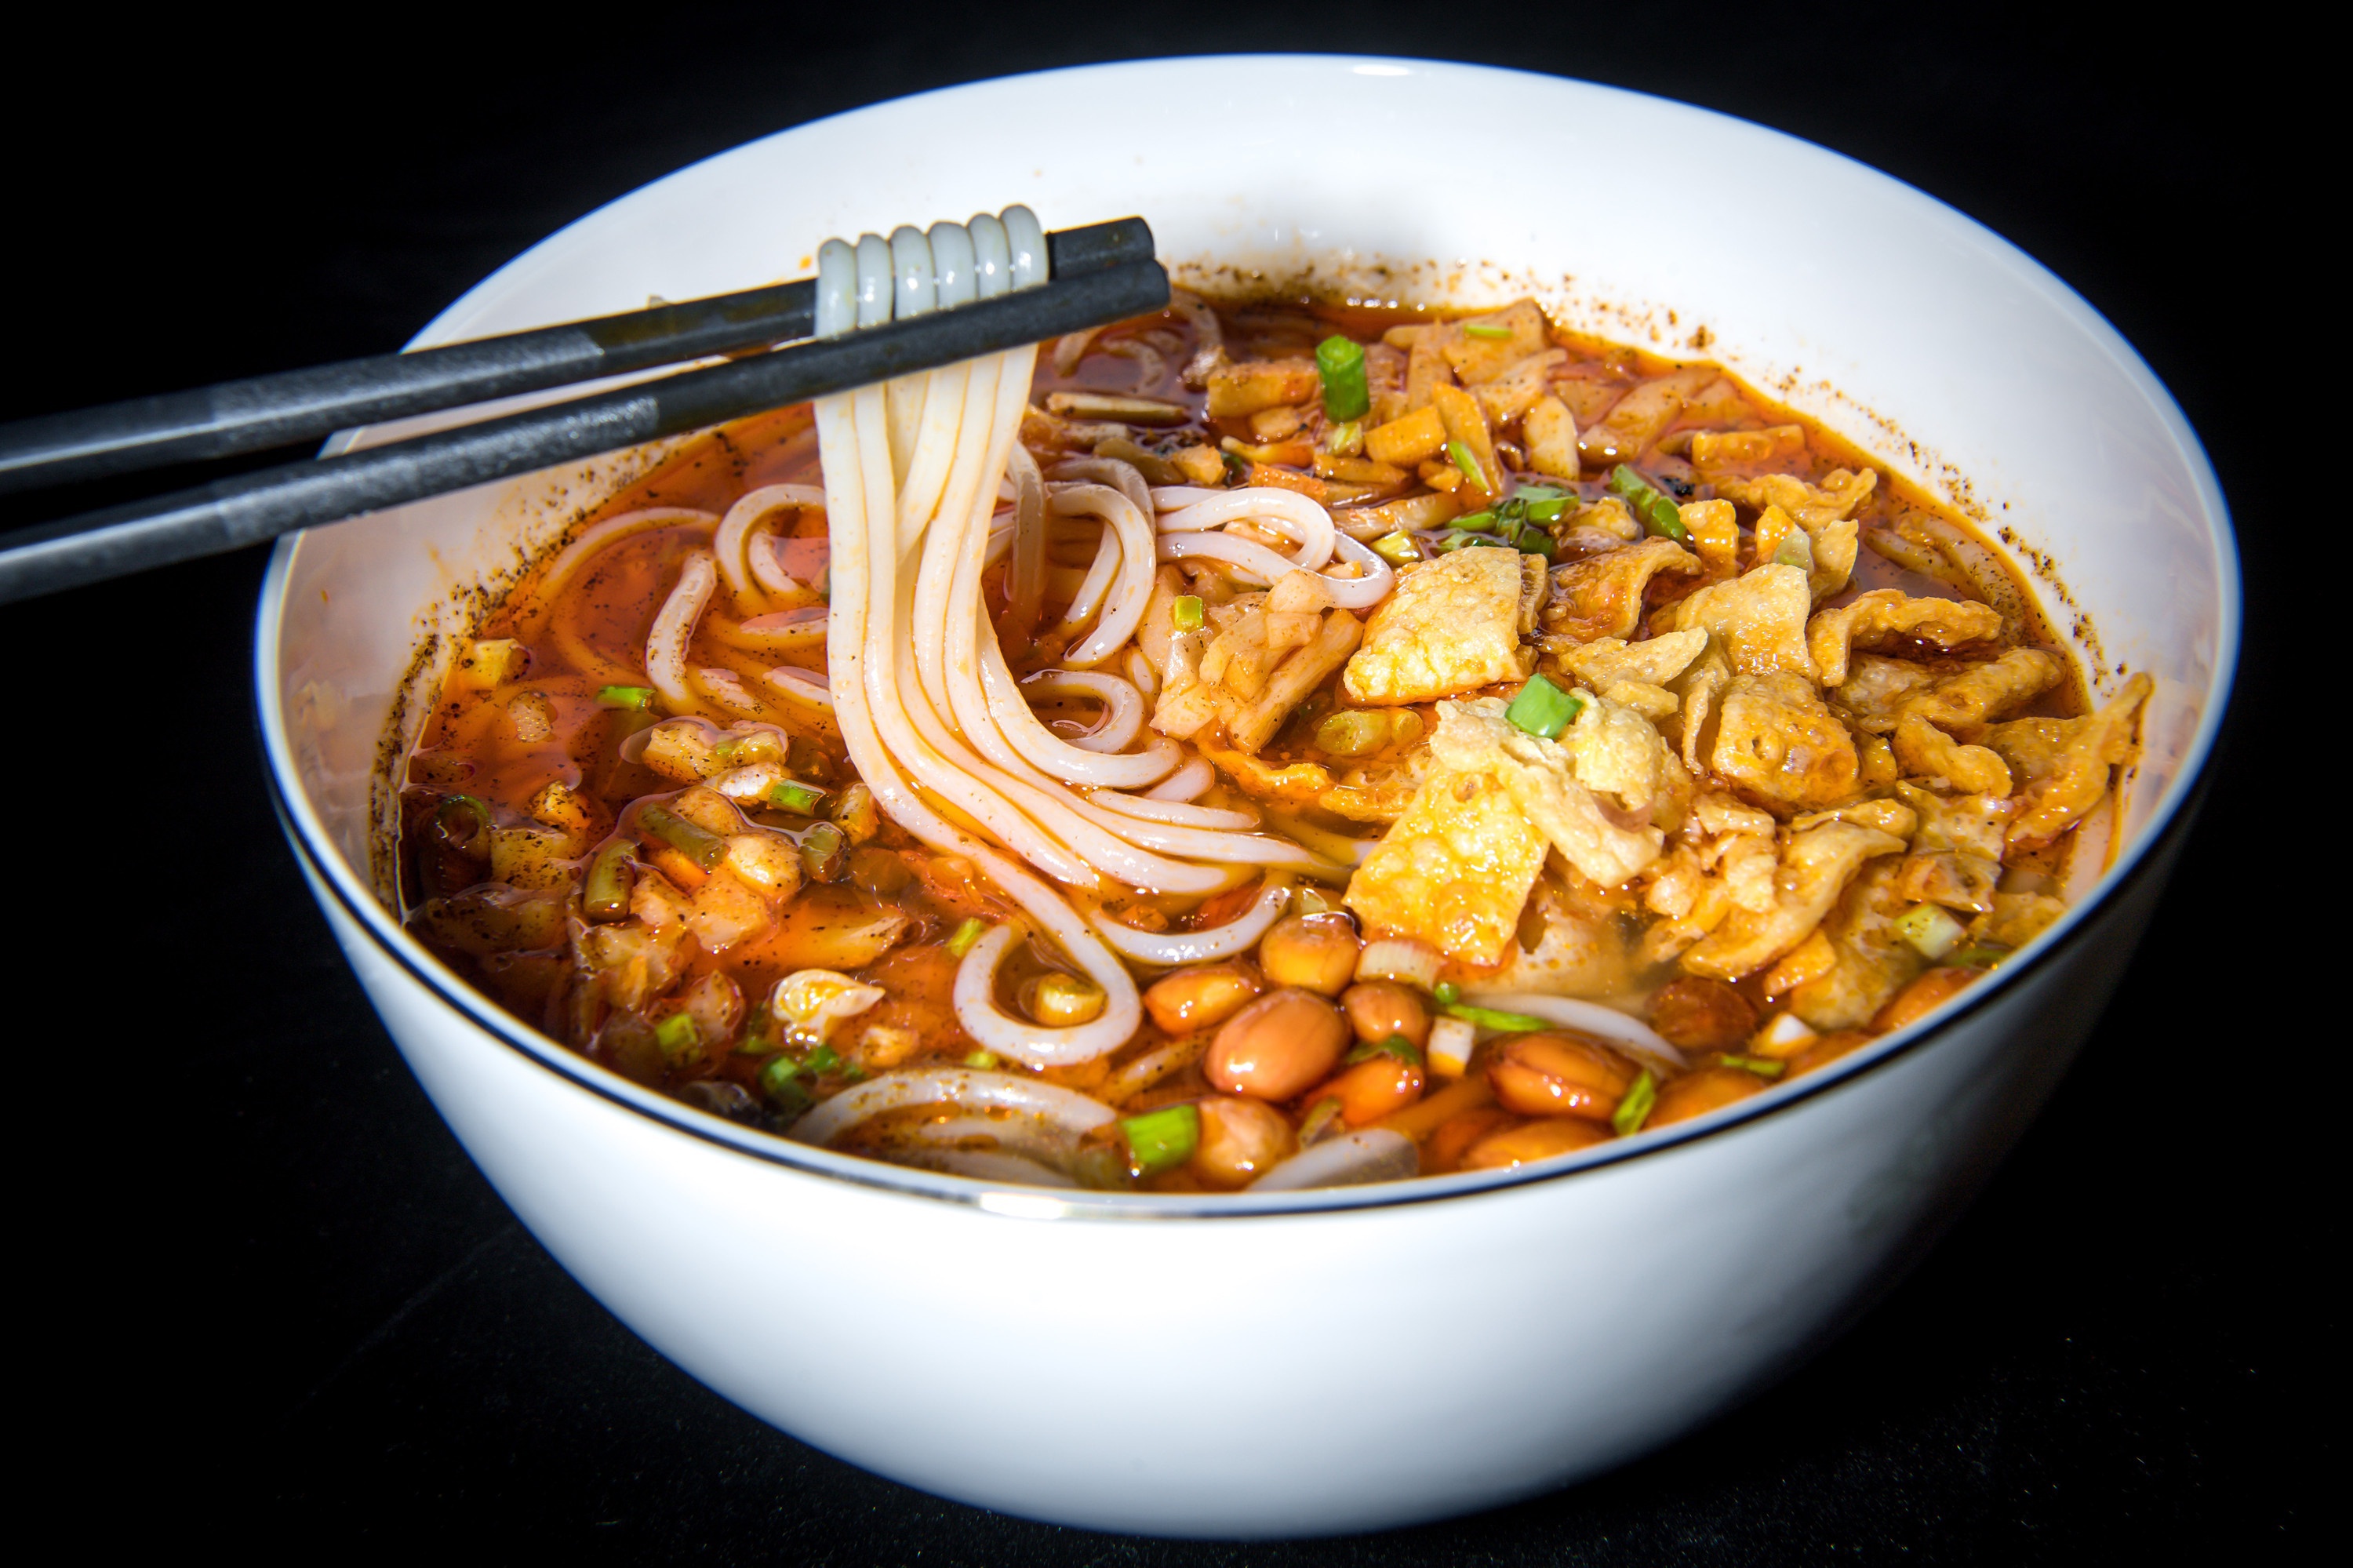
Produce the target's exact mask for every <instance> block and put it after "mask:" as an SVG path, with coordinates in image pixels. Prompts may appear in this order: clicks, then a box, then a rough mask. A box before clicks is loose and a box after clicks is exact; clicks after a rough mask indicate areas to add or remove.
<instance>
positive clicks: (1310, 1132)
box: [1299, 1097, 1340, 1149]
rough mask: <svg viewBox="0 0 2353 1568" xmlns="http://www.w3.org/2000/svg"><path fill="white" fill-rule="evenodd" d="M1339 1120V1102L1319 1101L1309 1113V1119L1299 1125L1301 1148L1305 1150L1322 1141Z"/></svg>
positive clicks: (1332, 1100)
mask: <svg viewBox="0 0 2353 1568" xmlns="http://www.w3.org/2000/svg"><path fill="white" fill-rule="evenodd" d="M1339 1119H1340V1102H1339V1101H1338V1100H1336V1099H1332V1098H1329V1097H1326V1098H1324V1099H1320V1100H1317V1101H1316V1102H1315V1105H1314V1108H1313V1109H1312V1110H1310V1111H1309V1112H1308V1113H1307V1119H1306V1120H1305V1121H1303V1122H1301V1123H1300V1124H1299V1147H1300V1148H1302V1149H1305V1148H1306V1147H1308V1146H1309V1145H1310V1144H1313V1143H1316V1142H1319V1141H1321V1140H1322V1139H1323V1137H1324V1134H1325V1133H1327V1132H1330V1131H1331V1130H1332V1124H1333V1123H1335V1122H1336V1121H1338V1120H1339Z"/></svg>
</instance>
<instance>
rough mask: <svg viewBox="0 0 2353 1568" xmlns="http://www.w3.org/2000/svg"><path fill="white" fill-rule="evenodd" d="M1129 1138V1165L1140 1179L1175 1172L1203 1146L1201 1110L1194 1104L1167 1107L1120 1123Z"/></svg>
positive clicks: (1122, 1134) (1121, 1133)
mask: <svg viewBox="0 0 2353 1568" xmlns="http://www.w3.org/2000/svg"><path fill="white" fill-rule="evenodd" d="M1119 1132H1120V1136H1121V1137H1122V1138H1124V1139H1127V1153H1128V1162H1129V1165H1130V1167H1131V1168H1132V1169H1133V1170H1134V1171H1135V1173H1136V1174H1137V1175H1138V1176H1157V1175H1159V1174H1160V1173H1161V1172H1162V1171H1174V1170H1175V1169H1176V1167H1177V1166H1179V1165H1182V1164H1184V1163H1185V1161H1187V1160H1190V1159H1192V1158H1193V1150H1196V1149H1198V1148H1200V1147H1201V1107H1198V1106H1196V1105H1192V1104H1190V1103H1187V1104H1185V1105H1176V1106H1163V1107H1160V1108H1159V1109H1158V1110H1155V1111H1146V1112H1145V1113H1144V1114H1143V1115H1142V1116H1132V1117H1128V1118H1124V1119H1123V1120H1122V1121H1121V1122H1120V1124H1119Z"/></svg>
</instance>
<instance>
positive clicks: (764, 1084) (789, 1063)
mask: <svg viewBox="0 0 2353 1568" xmlns="http://www.w3.org/2000/svg"><path fill="white" fill-rule="evenodd" d="M800 1077H801V1067H800V1064H799V1063H797V1062H796V1061H794V1060H793V1059H792V1058H791V1057H790V1056H778V1057H776V1059H775V1060H773V1061H771V1062H769V1063H768V1064H767V1065H765V1066H764V1067H762V1068H761V1069H760V1092H761V1093H762V1094H764V1095H765V1096H767V1097H768V1102H769V1103H770V1104H771V1105H773V1106H775V1107H776V1108H777V1109H778V1110H780V1111H782V1112H784V1113H785V1114H786V1115H787V1116H790V1115H792V1114H793V1113H795V1112H797V1111H799V1110H802V1109H804V1108H806V1107H807V1105H808V1103H809V1102H810V1101H811V1100H812V1099H814V1098H815V1096H813V1095H811V1094H810V1093H809V1092H808V1086H807V1084H804V1083H802V1082H801V1081H800Z"/></svg>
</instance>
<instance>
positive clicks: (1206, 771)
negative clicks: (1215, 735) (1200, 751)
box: [1144, 757, 1218, 800]
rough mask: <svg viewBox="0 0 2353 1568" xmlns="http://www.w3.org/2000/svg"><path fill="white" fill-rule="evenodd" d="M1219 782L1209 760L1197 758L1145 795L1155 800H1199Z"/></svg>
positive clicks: (1216, 772) (1147, 791)
mask: <svg viewBox="0 0 2353 1568" xmlns="http://www.w3.org/2000/svg"><path fill="white" fill-rule="evenodd" d="M1217 781H1218V771H1217V769H1216V768H1211V767H1210V766H1209V759H1208V758H1206V757H1197V758H1193V760H1192V761H1190V762H1188V763H1187V764H1185V766H1184V767H1182V768H1178V769H1177V770H1176V772H1174V773H1171V774H1170V775H1169V776H1168V777H1167V778H1166V779H1162V780H1161V781H1160V782H1159V783H1157V784H1155V785H1154V786H1153V787H1152V788H1151V789H1146V790H1145V792H1144V793H1145V798H1146V799H1147V800H1199V799H1200V798H1201V797H1202V796H1203V795H1205V794H1207V793H1208V789H1209V786H1210V785H1212V784H1215V783H1216V782H1217Z"/></svg>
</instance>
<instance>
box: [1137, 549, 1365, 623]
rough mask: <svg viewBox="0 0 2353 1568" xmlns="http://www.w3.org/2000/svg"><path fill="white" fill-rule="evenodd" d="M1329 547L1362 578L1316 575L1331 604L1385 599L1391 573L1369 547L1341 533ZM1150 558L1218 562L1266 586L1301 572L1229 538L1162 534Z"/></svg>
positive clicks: (1354, 604) (1357, 606) (1344, 606)
mask: <svg viewBox="0 0 2353 1568" xmlns="http://www.w3.org/2000/svg"><path fill="white" fill-rule="evenodd" d="M1333 543H1334V545H1335V546H1336V547H1337V549H1338V552H1339V554H1340V556H1342V558H1344V559H1345V560H1349V561H1353V562H1355V563H1356V566H1357V567H1358V568H1359V569H1360V570H1361V571H1362V572H1363V574H1364V575H1363V576H1361V577H1330V576H1323V575H1321V574H1319V576H1320V577H1321V580H1322V582H1323V584H1324V590H1325V591H1326V592H1328V593H1329V594H1330V595H1331V596H1332V602H1333V603H1334V604H1335V605H1338V606H1339V607H1340V608H1341V609H1371V608H1372V607H1373V606H1375V605H1377V604H1378V603H1380V601H1381V600H1382V599H1386V598H1388V591H1389V589H1390V588H1393V587H1394V586H1396V582H1397V574H1396V573H1395V572H1394V571H1392V570H1390V568H1389V564H1388V562H1387V561H1385V560H1383V559H1381V558H1380V556H1377V555H1375V554H1374V553H1373V551H1372V549H1371V547H1370V546H1366V545H1361V544H1358V543H1357V542H1356V540H1354V539H1351V538H1349V537H1348V536H1347V535H1345V534H1335V535H1333ZM1154 553H1155V556H1157V557H1158V558H1159V559H1161V560H1163V561H1187V560H1211V561H1223V562H1225V563H1226V564H1227V565H1228V566H1231V567H1240V568H1241V569H1242V570H1243V571H1245V572H1247V573H1249V574H1250V575H1251V576H1252V577H1256V578H1257V579H1258V580H1259V581H1260V582H1261V583H1262V584H1265V585H1268V586H1271V585H1272V584H1274V583H1276V582H1278V581H1280V580H1281V579H1282V577H1283V575H1284V574H1285V573H1287V572H1295V571H1299V570H1301V569H1302V568H1301V567H1297V566H1295V565H1293V563H1292V562H1291V561H1290V560H1288V559H1286V558H1284V557H1283V556H1278V555H1276V554H1275V553H1274V552H1273V551H1272V550H1270V549H1268V548H1267V547H1266V546H1264V545H1259V544H1253V543H1251V542H1250V540H1248V539H1239V538H1236V537H1235V536H1234V535H1231V534H1197V533H1184V534H1163V535H1160V542H1159V545H1158V546H1157V548H1156V549H1155V552H1154Z"/></svg>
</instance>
